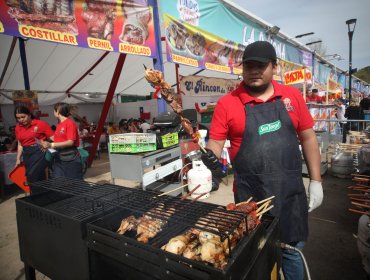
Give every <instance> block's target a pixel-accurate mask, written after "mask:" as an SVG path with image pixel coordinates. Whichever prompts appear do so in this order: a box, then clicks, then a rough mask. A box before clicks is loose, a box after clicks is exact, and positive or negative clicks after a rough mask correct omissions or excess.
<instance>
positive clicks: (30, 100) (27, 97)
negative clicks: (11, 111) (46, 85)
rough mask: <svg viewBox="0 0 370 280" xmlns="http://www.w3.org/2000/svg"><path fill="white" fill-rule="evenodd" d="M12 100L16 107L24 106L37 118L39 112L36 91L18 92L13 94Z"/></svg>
mask: <svg viewBox="0 0 370 280" xmlns="http://www.w3.org/2000/svg"><path fill="white" fill-rule="evenodd" d="M12 99H13V102H14V106H15V107H17V106H24V107H27V108H28V109H29V111H30V112H31V113H32V114H33V115H34V116H37V115H38V113H39V112H40V111H39V103H38V96H37V92H36V91H32V90H16V91H13V93H12Z"/></svg>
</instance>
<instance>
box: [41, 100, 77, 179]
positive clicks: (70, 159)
mask: <svg viewBox="0 0 370 280" xmlns="http://www.w3.org/2000/svg"><path fill="white" fill-rule="evenodd" d="M54 116H55V117H56V118H57V119H58V120H59V124H58V125H57V127H56V130H55V133H54V142H53V143H50V142H48V141H42V142H41V145H42V147H44V148H45V149H49V148H51V149H55V150H57V153H56V154H55V155H54V162H53V173H52V176H53V177H67V178H73V179H82V178H83V170H82V163H81V156H80V154H79V152H78V149H77V147H78V146H79V145H80V139H79V135H78V127H77V125H76V124H75V123H74V122H73V121H72V120H71V119H70V118H69V116H71V111H70V106H69V104H67V103H57V104H55V105H54Z"/></svg>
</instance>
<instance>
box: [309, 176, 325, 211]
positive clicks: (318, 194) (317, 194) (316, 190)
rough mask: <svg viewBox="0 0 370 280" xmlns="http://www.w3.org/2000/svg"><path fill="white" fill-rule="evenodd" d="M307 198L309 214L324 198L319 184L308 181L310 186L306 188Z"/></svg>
mask: <svg viewBox="0 0 370 280" xmlns="http://www.w3.org/2000/svg"><path fill="white" fill-rule="evenodd" d="M308 198H309V203H308V212H311V211H312V210H314V209H316V208H317V207H319V206H320V205H321V203H322V200H323V198H324V194H323V191H322V184H321V182H319V181H315V180H311V181H310V185H309V186H308Z"/></svg>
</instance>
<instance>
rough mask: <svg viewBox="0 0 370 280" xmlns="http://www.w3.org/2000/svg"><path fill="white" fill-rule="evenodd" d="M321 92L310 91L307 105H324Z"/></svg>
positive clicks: (314, 89) (307, 96)
mask: <svg viewBox="0 0 370 280" xmlns="http://www.w3.org/2000/svg"><path fill="white" fill-rule="evenodd" d="M318 94H319V91H318V90H317V89H316V88H313V89H312V90H310V91H309V92H308V93H307V95H306V103H322V100H321V98H320V96H319V95H318Z"/></svg>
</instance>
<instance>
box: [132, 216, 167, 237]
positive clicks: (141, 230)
mask: <svg viewBox="0 0 370 280" xmlns="http://www.w3.org/2000/svg"><path fill="white" fill-rule="evenodd" d="M165 224H166V221H163V220H161V219H156V218H153V217H150V216H147V215H145V216H143V217H142V218H140V221H139V223H138V225H137V241H140V242H143V243H148V241H149V239H151V238H153V237H154V236H156V235H157V233H159V232H160V231H161V230H162V228H163V226H164V225H165Z"/></svg>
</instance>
